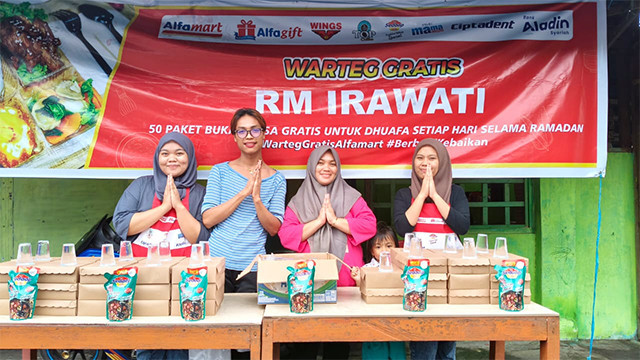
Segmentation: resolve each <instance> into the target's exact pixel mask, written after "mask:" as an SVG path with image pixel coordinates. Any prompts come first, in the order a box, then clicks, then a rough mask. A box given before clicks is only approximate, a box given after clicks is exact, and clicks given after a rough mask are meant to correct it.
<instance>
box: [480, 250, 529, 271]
mask: <svg viewBox="0 0 640 360" xmlns="http://www.w3.org/2000/svg"><path fill="white" fill-rule="evenodd" d="M492 255H493V250H489V254H478V257H483V258H488V259H489V267H490V271H489V273H490V274H497V273H498V272H497V271H496V270H495V269H494V267H495V266H496V265H502V261H503V260H524V263H525V265H526V266H527V269H529V259H528V258H526V257H524V256H520V255H517V254H509V257H508V258H507V259H502V258H494V257H493V256H492Z"/></svg>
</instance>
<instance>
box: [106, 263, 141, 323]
mask: <svg viewBox="0 0 640 360" xmlns="http://www.w3.org/2000/svg"><path fill="white" fill-rule="evenodd" d="M104 277H105V278H106V279H107V282H106V283H105V284H104V288H105V290H107V304H106V306H107V319H108V320H109V321H124V320H129V319H131V316H132V315H133V296H134V295H135V293H136V282H137V281H138V268H137V267H135V266H132V267H124V268H120V269H117V270H115V271H114V272H113V274H109V273H106V274H104Z"/></svg>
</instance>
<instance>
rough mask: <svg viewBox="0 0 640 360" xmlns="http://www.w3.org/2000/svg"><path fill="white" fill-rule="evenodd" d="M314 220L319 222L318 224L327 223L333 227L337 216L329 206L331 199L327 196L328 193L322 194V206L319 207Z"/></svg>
mask: <svg viewBox="0 0 640 360" xmlns="http://www.w3.org/2000/svg"><path fill="white" fill-rule="evenodd" d="M316 221H318V222H319V224H320V226H322V225H324V224H326V223H329V225H331V226H334V227H335V225H336V222H337V221H338V217H337V216H336V213H335V211H334V210H333V207H332V206H331V199H330V197H329V194H326V195H325V196H324V201H323V202H322V208H321V209H320V213H319V214H318V217H317V218H316Z"/></svg>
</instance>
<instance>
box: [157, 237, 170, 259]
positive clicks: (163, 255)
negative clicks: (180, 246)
mask: <svg viewBox="0 0 640 360" xmlns="http://www.w3.org/2000/svg"><path fill="white" fill-rule="evenodd" d="M158 246H159V251H160V261H169V260H171V248H170V247H169V240H162V241H160V244H159V245H158Z"/></svg>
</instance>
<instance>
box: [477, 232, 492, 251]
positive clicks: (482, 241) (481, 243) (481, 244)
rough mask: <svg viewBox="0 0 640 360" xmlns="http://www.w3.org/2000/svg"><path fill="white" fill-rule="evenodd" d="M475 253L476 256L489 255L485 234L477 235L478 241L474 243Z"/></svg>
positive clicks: (487, 240) (487, 237)
mask: <svg viewBox="0 0 640 360" xmlns="http://www.w3.org/2000/svg"><path fill="white" fill-rule="evenodd" d="M476 252H477V253H478V254H488V253H489V236H487V234H478V240H477V241H476Z"/></svg>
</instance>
